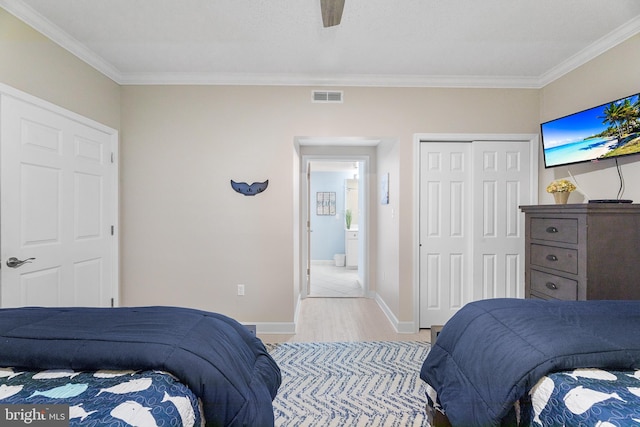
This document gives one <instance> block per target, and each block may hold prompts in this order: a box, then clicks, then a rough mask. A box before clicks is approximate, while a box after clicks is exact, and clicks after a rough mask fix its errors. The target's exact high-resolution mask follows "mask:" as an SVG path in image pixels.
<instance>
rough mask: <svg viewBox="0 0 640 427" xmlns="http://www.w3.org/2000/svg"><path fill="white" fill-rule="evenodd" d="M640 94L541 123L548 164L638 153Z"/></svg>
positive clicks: (639, 140) (639, 143) (560, 164)
mask: <svg viewBox="0 0 640 427" xmlns="http://www.w3.org/2000/svg"><path fill="white" fill-rule="evenodd" d="M639 98H640V96H639V95H638V94H636V95H631V96H628V97H626V98H621V99H618V100H615V101H613V102H609V103H607V104H602V105H599V106H597V107H593V108H590V109H588V110H584V111H580V112H578V113H575V114H571V115H568V116H565V117H560V118H559V119H555V120H551V121H548V122H546V123H542V124H541V125H540V132H541V136H542V148H543V151H544V165H545V167H547V168H551V167H554V166H562V165H568V164H572V163H581V162H589V161H595V160H603V159H610V158H615V157H619V156H626V155H630V154H639V153H640V101H639Z"/></svg>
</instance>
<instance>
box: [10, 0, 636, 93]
mask: <svg viewBox="0 0 640 427" xmlns="http://www.w3.org/2000/svg"><path fill="white" fill-rule="evenodd" d="M0 6H1V7H3V8H5V9H7V10H8V11H9V12H11V13H13V14H14V15H16V16H18V17H19V18H20V19H22V20H24V21H25V22H27V23H28V24H29V25H32V26H33V27H34V28H36V29H38V30H39V31H41V32H43V33H44V34H45V35H47V36H49V37H51V38H52V39H53V40H54V41H56V42H57V43H59V44H61V45H62V46H64V47H65V48H67V49H69V50H70V51H72V52H73V53H75V54H76V55H78V56H79V57H81V58H82V59H83V60H85V61H87V62H88V63H90V64H91V65H93V66H94V67H96V68H98V69H99V70H100V71H102V72H104V73H105V74H107V75H108V76H109V77H111V78H112V79H114V80H115V81H117V82H119V83H122V84H134V83H135V84H148V83H212V84H316V85H380V86H472V87H473V86H493V87H540V86H542V85H544V84H546V83H549V82H550V81H552V80H554V79H555V78H557V77H560V76H561V75H562V74H564V73H566V72H568V71H570V70H571V69H573V68H575V67H576V66H579V65H580V64H582V63H584V62H586V61H588V60H590V59H592V58H593V57H595V56H597V55H598V54H600V53H602V52H603V51H605V50H607V49H609V48H611V47H613V46H615V45H616V44H618V43H620V42H622V41H624V40H626V39H627V38H629V37H631V36H633V35H635V34H637V33H638V32H640V1H638V0H346V3H345V7H344V14H343V18H342V23H341V25H339V26H337V27H331V28H323V26H322V19H321V13H320V0H91V1H88V0H55V1H53V0H0ZM639 55H640V53H639Z"/></svg>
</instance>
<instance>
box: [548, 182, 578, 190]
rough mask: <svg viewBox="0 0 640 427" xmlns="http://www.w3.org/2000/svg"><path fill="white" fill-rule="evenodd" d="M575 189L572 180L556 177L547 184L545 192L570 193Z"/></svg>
mask: <svg viewBox="0 0 640 427" xmlns="http://www.w3.org/2000/svg"><path fill="white" fill-rule="evenodd" d="M575 189H576V186H575V185H574V184H573V182H571V181H568V180H566V179H556V180H555V181H553V182H552V183H551V184H549V185H547V193H570V192H572V191H574V190H575Z"/></svg>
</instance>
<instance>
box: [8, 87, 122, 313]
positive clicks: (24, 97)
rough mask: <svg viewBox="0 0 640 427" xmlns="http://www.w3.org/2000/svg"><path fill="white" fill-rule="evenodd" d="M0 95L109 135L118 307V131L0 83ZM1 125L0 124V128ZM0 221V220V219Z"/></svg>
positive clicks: (115, 304)
mask: <svg viewBox="0 0 640 427" xmlns="http://www.w3.org/2000/svg"><path fill="white" fill-rule="evenodd" d="M0 95H2V96H9V97H13V98H16V99H18V100H20V101H23V102H27V103H30V104H33V105H35V106H37V107H39V108H43V109H46V110H49V111H51V112H54V113H56V114H59V115H62V116H64V117H66V118H68V119H70V120H74V121H76V122H78V123H82V124H84V125H87V126H90V127H92V128H94V129H97V130H100V131H102V132H104V133H106V134H108V135H109V138H110V142H111V148H112V150H111V151H112V156H113V157H112V164H113V167H114V173H113V178H112V179H113V181H112V183H111V185H112V186H113V187H112V188H113V195H112V200H111V201H110V203H111V208H112V221H111V222H112V225H113V238H112V239H111V249H110V250H111V255H112V259H113V265H112V269H111V277H112V283H111V284H110V286H109V288H110V290H111V295H112V302H111V305H112V306H113V307H118V306H119V305H120V267H119V260H120V258H119V257H120V255H119V246H120V244H119V242H120V238H119V230H120V227H119V205H118V200H119V192H120V187H119V174H120V173H119V166H118V159H119V155H118V150H119V135H118V131H117V130H115V129H113V128H110V127H108V126H105V125H103V124H101V123H99V122H96V121H94V120H92V119H90V118H87V117H85V116H82V115H80V114H77V113H74V112H73V111H69V110H67V109H65V108H62V107H60V106H58V105H56V104H53V103H51V102H48V101H45V100H43V99H40V98H38V97H35V96H33V95H30V94H28V93H25V92H22V91H20V90H18V89H15V88H13V87H11V86H8V85H6V84H3V83H0ZM1 125H2V124H1V123H0V126H1ZM0 220H1V219H0ZM0 238H1V236H0ZM0 255H1V256H5V255H7V254H0ZM4 261H5V260H4V259H0V262H4ZM1 286H2V283H1V282H0V287H1Z"/></svg>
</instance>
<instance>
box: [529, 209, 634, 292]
mask: <svg viewBox="0 0 640 427" xmlns="http://www.w3.org/2000/svg"><path fill="white" fill-rule="evenodd" d="M520 209H521V210H522V211H523V212H524V213H525V239H526V240H525V245H526V248H525V257H526V258H525V296H526V297H527V298H541V299H561V300H587V299H640V204H616V203H584V204H567V205H535V206H520Z"/></svg>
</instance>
